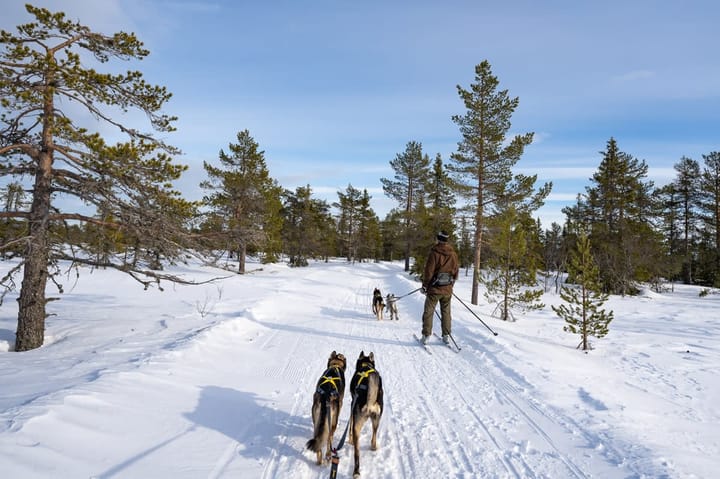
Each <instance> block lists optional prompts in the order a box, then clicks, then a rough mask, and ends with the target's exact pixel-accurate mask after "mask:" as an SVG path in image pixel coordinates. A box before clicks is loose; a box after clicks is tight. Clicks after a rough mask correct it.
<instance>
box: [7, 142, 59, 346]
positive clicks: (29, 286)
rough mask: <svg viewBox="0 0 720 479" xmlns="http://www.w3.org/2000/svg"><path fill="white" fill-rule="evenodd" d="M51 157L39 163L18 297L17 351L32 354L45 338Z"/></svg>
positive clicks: (43, 156)
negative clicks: (28, 237) (28, 240)
mask: <svg viewBox="0 0 720 479" xmlns="http://www.w3.org/2000/svg"><path fill="white" fill-rule="evenodd" d="M51 174H52V155H51V154H50V153H49V152H47V151H43V152H41V153H40V157H39V161H38V173H37V175H36V176H35V188H34V195H33V202H32V207H31V209H30V218H29V228H30V231H29V233H30V238H31V239H30V242H29V244H28V247H27V248H26V253H25V265H24V268H23V280H22V285H21V289H20V296H19V297H18V326H17V332H16V333H15V351H29V350H31V349H35V348H39V347H40V346H42V345H43V341H44V338H45V317H46V313H45V304H46V303H47V300H46V298H45V286H46V285H47V278H48V263H49V258H50V244H49V242H48V228H49V226H48V217H49V214H50V176H51Z"/></svg>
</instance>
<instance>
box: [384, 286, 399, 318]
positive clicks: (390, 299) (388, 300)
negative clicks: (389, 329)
mask: <svg viewBox="0 0 720 479" xmlns="http://www.w3.org/2000/svg"><path fill="white" fill-rule="evenodd" d="M397 301H398V298H397V297H396V296H395V295H394V294H392V293H389V294H388V295H387V296H386V297H385V307H386V308H387V309H388V311H390V319H391V320H393V319H395V320H397V319H399V318H398V307H397Z"/></svg>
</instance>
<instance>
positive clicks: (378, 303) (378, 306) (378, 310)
mask: <svg viewBox="0 0 720 479" xmlns="http://www.w3.org/2000/svg"><path fill="white" fill-rule="evenodd" d="M383 309H385V303H383V297H382V293H381V292H380V290H379V289H378V288H375V290H374V291H373V302H372V312H373V314H374V315H375V317H376V318H377V319H378V321H380V320H381V319H383Z"/></svg>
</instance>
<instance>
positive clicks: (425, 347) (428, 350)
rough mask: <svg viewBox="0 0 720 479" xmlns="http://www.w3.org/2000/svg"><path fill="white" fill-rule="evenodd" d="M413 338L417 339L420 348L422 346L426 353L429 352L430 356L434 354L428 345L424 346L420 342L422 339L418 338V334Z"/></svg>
mask: <svg viewBox="0 0 720 479" xmlns="http://www.w3.org/2000/svg"><path fill="white" fill-rule="evenodd" d="M413 336H414V337H415V341H417V342H418V343H420V346H422V347H423V349H425V351H427V353H428V354H432V351H430V348H428V345H427V344H423V342H422V341H421V340H420V338H418V337H417V334H413Z"/></svg>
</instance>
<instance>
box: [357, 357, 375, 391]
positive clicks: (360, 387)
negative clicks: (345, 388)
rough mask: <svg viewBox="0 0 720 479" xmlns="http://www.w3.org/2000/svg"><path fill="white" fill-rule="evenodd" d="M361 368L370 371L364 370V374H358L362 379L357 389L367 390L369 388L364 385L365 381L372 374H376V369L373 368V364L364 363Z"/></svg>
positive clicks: (359, 380)
mask: <svg viewBox="0 0 720 479" xmlns="http://www.w3.org/2000/svg"><path fill="white" fill-rule="evenodd" d="M360 367H361V368H365V367H367V368H368V369H365V370H363V371H362V372H356V373H355V374H357V375H358V376H359V377H360V379H358V382H357V386H356V389H365V388H367V386H366V385H364V384H362V381H363V379H367V377H368V376H370V374H372V373H374V372H375V369H374V368H373V365H372V364H371V363H362V364H361V365H360Z"/></svg>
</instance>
